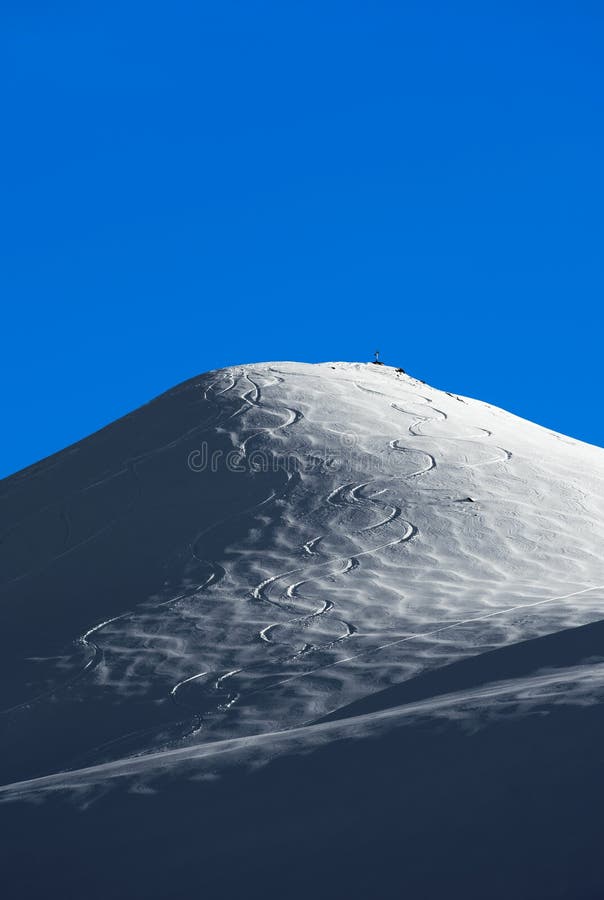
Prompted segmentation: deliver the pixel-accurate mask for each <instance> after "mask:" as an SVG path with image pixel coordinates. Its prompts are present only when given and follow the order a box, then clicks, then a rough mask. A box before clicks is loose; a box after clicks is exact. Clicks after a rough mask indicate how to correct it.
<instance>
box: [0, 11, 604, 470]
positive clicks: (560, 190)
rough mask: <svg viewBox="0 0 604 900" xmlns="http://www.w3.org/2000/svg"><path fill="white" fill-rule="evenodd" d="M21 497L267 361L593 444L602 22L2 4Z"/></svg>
mask: <svg viewBox="0 0 604 900" xmlns="http://www.w3.org/2000/svg"><path fill="white" fill-rule="evenodd" d="M0 15H1V17H2V28H1V29H0V31H1V34H2V37H1V38H0V60H1V61H0V72H1V73H2V82H3V91H2V99H1V100H0V103H1V109H2V123H3V135H4V136H3V141H2V145H1V148H0V154H1V155H2V166H1V170H0V171H1V173H2V174H1V176H0V177H1V178H2V198H3V199H2V216H1V221H2V226H1V227H2V235H1V238H2V239H1V241H0V253H1V257H2V258H1V260H0V290H1V294H2V303H3V323H4V328H3V341H2V354H1V362H0V365H1V367H2V371H1V373H0V375H1V378H0V389H1V391H2V415H3V421H4V425H5V429H4V439H3V441H2V448H1V456H0V475H6V474H9V473H10V472H12V471H15V470H17V469H19V468H21V467H23V466H25V465H27V464H29V463H31V462H34V461H35V460H37V459H39V458H42V457H44V456H46V455H47V454H49V453H51V452H53V451H55V450H58V449H60V448H62V447H64V446H66V445H67V444H69V443H71V442H73V441H75V440H77V439H79V438H81V437H83V436H84V435H86V434H88V433H90V432H92V431H94V430H95V429H97V428H99V427H101V426H102V425H104V424H106V423H107V422H109V421H111V420H113V419H114V418H116V417H118V416H119V415H122V414H124V413H126V412H128V411H129V410H131V409H133V408H135V407H136V406H138V405H140V404H141V403H143V402H145V401H147V400H148V399H150V398H151V397H153V396H155V395H156V394H158V393H160V392H161V391H163V390H165V389H167V388H169V387H171V386H172V385H174V384H175V383H177V382H179V381H181V380H183V379H185V378H187V377H190V376H192V375H194V374H197V373H198V372H202V371H205V370H207V369H210V368H214V367H217V366H223V365H229V364H235V363H241V362H246V361H259V360H273V359H296V360H307V361H319V360H334V359H345V360H365V359H369V358H371V355H372V352H373V350H374V349H375V348H376V347H379V348H380V350H381V352H382V357H383V359H384V360H385V361H386V362H389V363H392V364H396V365H402V366H403V367H404V368H405V369H407V371H409V372H410V373H411V374H414V375H416V376H417V377H419V378H423V379H424V380H426V381H428V382H430V383H432V384H434V385H436V386H437V387H442V388H446V389H449V390H452V391H457V392H461V393H465V394H469V395H472V396H477V397H479V398H481V399H486V400H488V401H490V402H492V403H495V404H498V405H500V406H504V407H506V408H508V409H510V410H512V411H513V412H516V413H518V414H519V415H523V416H526V417H527V418H531V419H534V420H536V421H538V422H540V423H542V424H545V425H547V426H549V427H551V428H553V429H556V430H559V431H563V432H566V433H568V434H571V435H573V436H576V437H579V438H581V439H583V440H587V441H590V442H592V443H598V444H600V445H602V444H604V422H603V421H602V418H601V417H600V416H599V415H598V411H599V406H600V402H599V401H600V394H599V385H600V384H601V377H600V356H601V329H600V326H599V322H598V319H599V316H598V313H599V312H600V309H601V304H602V288H603V285H604V271H603V262H602V247H603V237H604V235H603V232H604V225H603V222H604V218H603V215H602V210H603V209H604V166H603V160H604V115H603V109H602V107H603V86H604V81H603V65H604V63H603V59H602V52H601V47H602V39H603V38H604V27H603V26H604V7H603V6H602V4H601V3H598V2H594V3H586V2H581V0H573V2H565V3H558V2H543V3H535V2H531V0H526V2H522V3H516V2H513V0H506V2H493V3H484V2H478V3H466V2H463V0H461V2H442V3H438V2H431V0H421V2H417V3H415V2H410V3H407V2H388V3H386V2H380V0H372V2H363V3H358V2H354V0H348V2H345V3H339V2H329V0H328V2H324V0H323V2H320V3H319V2H312V0H309V2H298V0H289V2H286V3H283V2H241V0H240V2H234V0H223V2H220V3H218V2H216V3H209V2H208V3H204V2H175V3H172V4H165V3H157V2H145V3H137V2H129V0H123V2H120V3H119V4H118V3H113V2H105V3H102V4H101V3H98V4H97V3H93V2H91V3H75V2H73V3H69V2H64V3H63V2H60V0H59V2H57V3H53V4H43V3H28V2H20V3H12V2H7V3H4V4H2V12H1V13H0Z"/></svg>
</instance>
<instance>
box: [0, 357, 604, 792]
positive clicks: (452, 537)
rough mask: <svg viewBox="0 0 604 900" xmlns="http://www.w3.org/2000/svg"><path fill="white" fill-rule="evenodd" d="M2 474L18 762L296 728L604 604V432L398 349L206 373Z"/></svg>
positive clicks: (559, 626) (21, 767) (95, 757)
mask: <svg viewBox="0 0 604 900" xmlns="http://www.w3.org/2000/svg"><path fill="white" fill-rule="evenodd" d="M4 495H5V500H6V502H7V508H8V509H9V510H11V509H12V510H13V511H14V512H13V513H12V514H11V520H10V527H7V529H6V531H5V539H4V541H3V544H2V547H1V549H0V552H1V553H2V562H3V568H4V570H5V571H6V572H7V573H8V576H7V579H6V583H5V585H4V589H3V590H4V594H5V598H4V605H3V607H2V609H3V612H2V615H3V621H2V623H1V624H2V625H3V631H2V633H3V635H4V638H3V641H4V647H3V654H4V662H5V664H6V667H7V668H6V677H5V679H4V687H5V696H4V703H3V707H4V708H5V710H6V712H5V713H4V715H3V717H2V718H3V720H4V723H5V725H6V726H7V734H8V739H9V742H10V745H11V747H12V748H13V751H14V760H13V762H14V766H13V768H12V769H10V776H11V777H14V778H17V777H26V776H29V775H31V774H35V773H37V772H40V773H43V772H44V771H52V770H53V769H54V770H58V769H60V768H65V767H67V766H73V765H83V764H90V763H95V762H98V761H101V760H106V759H114V758H119V757H123V756H126V755H131V754H132V753H138V752H144V751H147V750H158V749H162V748H166V747H178V746H186V745H187V744H191V743H201V742H204V741H207V740H216V739H218V738H225V737H237V736H243V735H249V734H257V733H259V732H266V731H278V730H282V729H285V728H292V727H295V726H300V725H303V724H306V723H310V722H313V721H315V720H316V719H318V718H321V717H324V716H326V715H329V714H332V713H334V711H336V710H338V709H339V708H341V707H343V706H345V705H347V704H350V703H354V702H355V701H359V700H360V699H362V698H363V697H366V696H368V695H371V694H373V693H375V692H377V691H378V690H380V689H382V688H385V687H387V686H389V685H392V684H396V683H399V682H403V681H405V680H408V679H411V678H413V677H414V676H416V675H418V674H420V673H422V672H426V671H430V670H434V669H436V668H440V667H442V666H444V665H447V664H450V663H453V662H456V661H459V660H461V659H463V658H465V657H470V656H478V655H480V654H483V653H484V652H486V651H489V650H492V649H494V648H497V647H502V646H504V645H508V644H510V643H513V642H518V641H522V640H526V639H529V638H534V637H538V636H541V635H546V634H549V633H553V632H557V631H561V630H563V629H567V628H569V627H572V626H576V625H581V624H585V623H588V622H591V621H595V620H597V619H600V618H601V617H602V608H603V605H604V567H603V566H602V563H601V558H600V556H601V553H600V551H601V547H602V539H603V537H604V516H603V515H602V513H603V510H604V452H603V451H602V450H600V449H598V448H595V447H591V446H588V445H585V444H581V443H579V442H577V441H573V440H570V439H569V438H565V437H563V436H561V435H558V434H554V433H552V432H550V431H547V430H546V429H544V428H541V427H538V426H536V425H533V424H531V423H529V422H526V421H523V420H521V419H519V418H517V417H515V416H513V415H511V414H509V413H506V412H504V411H502V410H500V409H497V408H494V407H491V406H489V405H488V404H486V403H483V402H479V401H477V400H471V399H467V398H463V397H457V396H454V395H452V394H448V393H444V392H442V391H438V390H435V389H433V388H431V387H429V386H428V385H425V384H423V383H421V382H419V381H417V380H415V379H414V378H411V377H409V376H407V375H405V374H400V373H397V371H396V370H395V369H393V368H390V367H387V366H376V365H372V364H349V363H334V364H321V365H304V364H298V363H272V364H259V365H249V366H248V365H246V366H241V367H235V368H232V369H225V370H221V371H217V372H213V373H209V374H208V375H207V376H203V377H200V378H199V379H196V380H193V381H191V382H188V383H187V384H185V385H183V386H181V387H179V388H177V389H175V390H174V391H171V392H169V393H168V394H166V395H164V396H163V397H162V398H159V399H158V400H157V401H155V402H154V403H152V404H150V405H148V406H147V407H144V408H142V409H141V410H139V411H138V412H137V413H134V414H132V416H130V417H127V418H126V419H124V420H122V421H121V422H117V423H115V424H114V425H113V426H112V427H111V428H110V429H107V430H105V431H103V432H99V434H97V435H94V436H92V437H91V438H89V439H87V440H86V441H84V442H82V443H81V444H80V445H77V446H76V447H74V448H72V449H70V450H67V451H64V453H63V454H60V455H58V456H57V457H55V458H53V459H51V460H49V461H47V462H46V463H45V464H41V466H40V467H39V468H37V469H34V470H26V471H25V472H24V473H21V474H20V475H19V476H15V477H14V478H13V479H9V480H7V482H5V486H4ZM17 510H18V513H17ZM6 660H9V663H6ZM51 728H52V732H53V735H54V736H53V737H52V738H51V737H50V736H49V735H48V732H49V730H50V729H51ZM39 732H45V733H46V735H47V737H48V741H47V742H46V745H45V748H44V749H42V748H41V745H38V750H36V749H35V748H34V745H33V744H32V740H31V738H32V734H34V735H35V734H37V733H39ZM58 732H60V733H61V735H62V737H57V736H56V735H57V733H58ZM65 735H68V737H65ZM25 747H27V752H26V753H25V754H24V748H25ZM9 768H10V767H9ZM4 780H7V778H5V779H4Z"/></svg>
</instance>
